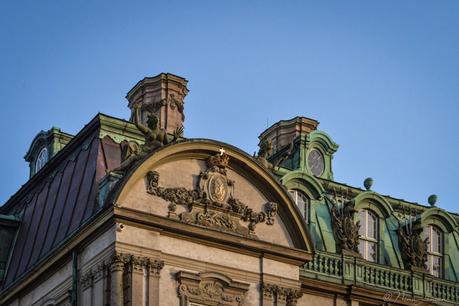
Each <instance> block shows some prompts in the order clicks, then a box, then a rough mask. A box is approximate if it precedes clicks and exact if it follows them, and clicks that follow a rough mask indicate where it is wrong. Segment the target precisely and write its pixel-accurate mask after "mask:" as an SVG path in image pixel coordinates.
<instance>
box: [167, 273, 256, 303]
mask: <svg viewBox="0 0 459 306" xmlns="http://www.w3.org/2000/svg"><path fill="white" fill-rule="evenodd" d="M176 278H177V281H178V282H179V285H178V296H179V297H180V299H181V300H182V303H183V304H184V305H187V303H190V302H192V303H193V302H194V303H205V304H207V303H210V304H211V305H221V306H243V305H245V294H246V292H247V291H248V289H249V284H245V283H239V282H235V281H232V280H231V279H230V278H228V277H226V276H225V275H222V274H220V273H213V272H207V273H199V274H194V273H190V272H186V271H180V272H178V273H177V275H176Z"/></svg>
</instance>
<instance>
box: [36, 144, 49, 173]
mask: <svg viewBox="0 0 459 306" xmlns="http://www.w3.org/2000/svg"><path fill="white" fill-rule="evenodd" d="M47 162H48V149H47V148H43V149H41V151H40V153H38V156H37V159H36V160H35V173H37V172H38V171H40V169H41V168H43V166H44V165H45V164H46V163H47Z"/></svg>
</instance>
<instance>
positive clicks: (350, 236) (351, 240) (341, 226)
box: [327, 198, 360, 254]
mask: <svg viewBox="0 0 459 306" xmlns="http://www.w3.org/2000/svg"><path fill="white" fill-rule="evenodd" d="M327 199H328V198H327ZM354 206H355V203H354V201H348V202H345V203H343V204H342V205H338V204H335V203H332V208H331V215H332V221H333V232H334V234H335V238H336V242H337V244H338V247H339V248H340V249H341V251H343V252H350V253H352V254H359V228H360V221H357V222H355V221H354V215H355V213H356V212H357V211H356V210H355V209H354Z"/></svg>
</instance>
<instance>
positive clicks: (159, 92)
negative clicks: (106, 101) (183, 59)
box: [126, 73, 188, 134]
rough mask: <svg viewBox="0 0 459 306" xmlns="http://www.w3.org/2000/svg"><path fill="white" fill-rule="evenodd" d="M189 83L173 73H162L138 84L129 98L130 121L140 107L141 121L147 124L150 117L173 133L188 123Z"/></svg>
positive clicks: (129, 94) (128, 95)
mask: <svg viewBox="0 0 459 306" xmlns="http://www.w3.org/2000/svg"><path fill="white" fill-rule="evenodd" d="M187 83H188V81H187V80H186V79H184V78H182V77H179V76H177V75H174V74H171V73H161V74H158V75H157V76H154V77H146V78H144V79H143V80H141V81H139V82H138V83H137V84H136V85H135V86H134V87H133V88H132V89H131V90H130V91H129V92H128V93H127V95H126V99H127V100H128V101H129V104H128V106H129V108H130V109H131V119H130V120H131V121H133V118H134V112H135V107H139V108H140V120H141V122H142V123H143V124H144V125H146V122H147V119H148V115H150V114H154V115H156V116H157V117H158V119H159V126H160V127H161V128H163V129H165V130H166V131H167V133H169V134H172V133H173V132H174V130H175V129H176V128H178V127H182V126H183V121H185V114H184V103H185V101H184V100H185V97H186V95H187V94H188V88H187V87H186V86H187Z"/></svg>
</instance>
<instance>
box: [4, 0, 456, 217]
mask: <svg viewBox="0 0 459 306" xmlns="http://www.w3.org/2000/svg"><path fill="white" fill-rule="evenodd" d="M160 72H171V73H174V74H178V75H181V76H184V77H186V78H187V79H188V80H189V89H190V93H189V95H188V97H187V99H186V104H185V112H186V122H185V136H186V137H202V138H212V139H217V140H221V141H224V142H227V143H230V144H233V145H236V146H238V147H240V148H241V149H243V150H245V151H247V152H249V153H250V154H252V153H253V151H255V150H256V149H257V143H258V138H257V137H258V135H259V134H260V133H261V132H262V131H263V130H264V129H265V128H266V126H267V123H269V124H270V125H271V124H272V123H274V122H276V121H278V120H281V119H290V118H292V117H294V116H296V115H303V116H306V117H311V118H315V119H317V120H318V121H320V122H321V124H320V126H319V128H320V129H321V130H323V131H325V132H327V133H328V134H329V135H330V136H331V137H332V138H333V139H334V140H335V141H336V142H337V143H338V144H339V145H340V148H339V150H338V152H337V153H336V154H335V158H334V160H333V163H334V164H333V170H334V174H335V180H337V181H340V182H343V183H347V184H350V185H354V186H359V187H360V186H362V182H363V180H364V179H365V178H366V177H368V176H371V177H373V178H374V181H375V182H374V185H373V189H374V190H375V191H377V192H379V193H381V194H390V195H392V196H394V197H397V198H403V199H407V200H410V201H415V202H419V203H423V204H426V203H427V200H426V199H427V197H428V196H429V195H430V194H432V193H436V194H438V197H439V200H438V206H439V207H442V208H445V209H447V210H450V211H454V212H459V208H458V207H459V200H458V197H457V195H456V191H457V190H458V189H459V179H458V178H457V176H458V172H459V136H458V132H459V123H458V121H457V117H458V116H459V1H434V0H432V1H405V0H404V1H399V0H398V1H316V2H309V1H204V0H199V1H198V0H197V1H145V2H137V1H113V0H112V1H1V2H0V102H1V107H2V110H1V114H2V116H1V121H0V130H1V131H2V135H3V141H2V143H3V144H2V146H1V148H2V149H1V150H0V158H1V160H2V168H1V169H2V172H3V174H2V175H1V178H0V182H1V184H0V205H1V203H4V202H5V201H6V200H7V199H8V198H9V197H10V196H11V195H12V194H14V192H15V191H16V190H17V189H18V188H19V187H20V186H21V185H22V184H24V183H25V182H26V181H27V179H28V166H27V164H26V162H25V161H24V160H23V156H24V154H25V153H26V151H27V149H28V147H29V145H30V143H31V141H32V139H33V137H34V136H35V135H36V134H37V133H38V132H39V131H40V130H42V129H44V130H46V129H49V128H50V127H51V126H57V127H60V128H61V129H62V130H63V131H65V132H69V133H72V134H74V133H77V132H78V131H79V130H80V129H81V128H82V127H83V126H84V125H85V124H86V123H88V122H89V121H90V120H91V119H92V118H93V117H94V116H95V115H96V114H97V112H103V113H106V114H109V115H112V116H116V117H121V118H126V119H127V118H128V117H129V110H128V108H127V107H126V105H127V101H126V100H125V98H124V97H125V95H126V93H127V91H128V90H129V89H130V88H131V87H132V86H133V85H134V84H135V83H136V82H137V81H138V80H140V79H141V78H143V77H144V76H153V75H156V74H158V73H160Z"/></svg>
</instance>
